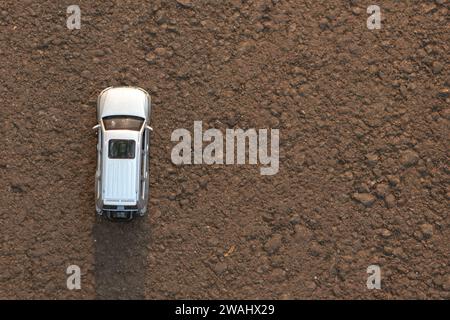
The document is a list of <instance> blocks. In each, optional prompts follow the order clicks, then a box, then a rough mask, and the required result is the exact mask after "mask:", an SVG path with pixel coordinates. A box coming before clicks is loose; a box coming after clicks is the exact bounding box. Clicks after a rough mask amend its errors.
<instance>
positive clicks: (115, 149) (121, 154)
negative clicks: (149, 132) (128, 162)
mask: <svg viewBox="0 0 450 320" xmlns="http://www.w3.org/2000/svg"><path fill="white" fill-rule="evenodd" d="M135 146H136V143H135V141H134V140H117V139H111V140H109V144H108V157H109V158H110V159H134V154H135Z"/></svg>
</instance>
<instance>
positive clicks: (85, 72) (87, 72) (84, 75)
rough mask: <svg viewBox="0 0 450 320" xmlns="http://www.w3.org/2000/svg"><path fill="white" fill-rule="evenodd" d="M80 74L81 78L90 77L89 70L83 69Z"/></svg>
mask: <svg viewBox="0 0 450 320" xmlns="http://www.w3.org/2000/svg"><path fill="white" fill-rule="evenodd" d="M81 76H82V77H83V78H86V79H89V78H90V77H91V72H90V71H89V70H84V71H83V72H81Z"/></svg>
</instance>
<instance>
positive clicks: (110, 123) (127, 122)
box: [103, 116, 144, 131]
mask: <svg viewBox="0 0 450 320" xmlns="http://www.w3.org/2000/svg"><path fill="white" fill-rule="evenodd" d="M143 123H144V119H142V118H139V117H130V116H113V117H105V118H103V124H104V125H105V129H106V130H134V131H139V130H141V127H142V124H143Z"/></svg>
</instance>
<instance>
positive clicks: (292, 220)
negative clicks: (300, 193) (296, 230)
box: [289, 214, 301, 224]
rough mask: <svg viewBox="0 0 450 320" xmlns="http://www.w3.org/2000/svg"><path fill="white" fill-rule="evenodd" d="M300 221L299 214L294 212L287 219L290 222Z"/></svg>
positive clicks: (296, 222)
mask: <svg viewBox="0 0 450 320" xmlns="http://www.w3.org/2000/svg"><path fill="white" fill-rule="evenodd" d="M300 221H301V218H300V215H299V214H294V215H293V216H292V217H291V219H290V220H289V222H290V223H292V224H299V223H300Z"/></svg>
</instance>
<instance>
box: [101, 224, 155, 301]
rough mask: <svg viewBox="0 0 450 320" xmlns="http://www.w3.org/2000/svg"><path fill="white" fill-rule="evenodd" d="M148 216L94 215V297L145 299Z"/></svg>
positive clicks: (148, 234) (148, 235) (148, 237)
mask: <svg viewBox="0 0 450 320" xmlns="http://www.w3.org/2000/svg"><path fill="white" fill-rule="evenodd" d="M147 218H148V216H145V217H143V218H135V219H134V220H133V221H131V222H111V221H109V220H107V219H104V218H102V217H97V218H96V221H95V224H94V228H93V237H94V246H95V271H94V277H95V291H96V297H97V299H105V300H110V299H121V300H124V299H145V278H146V271H147V256H148V245H149V239H150V233H149V227H148V226H149V223H147V221H146V220H147Z"/></svg>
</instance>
